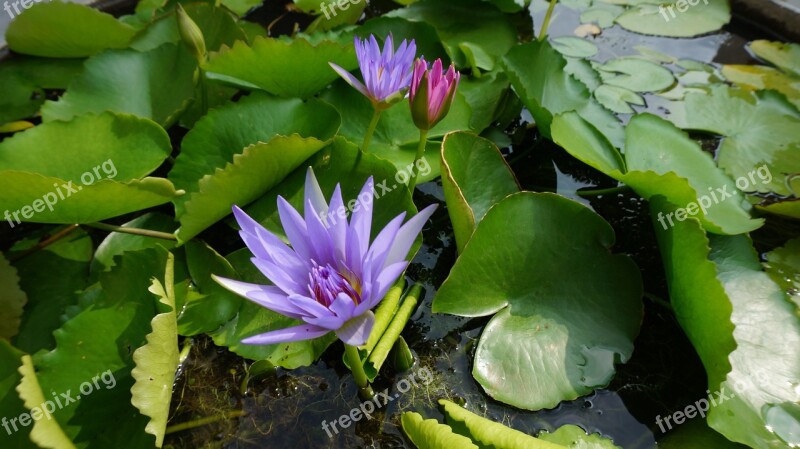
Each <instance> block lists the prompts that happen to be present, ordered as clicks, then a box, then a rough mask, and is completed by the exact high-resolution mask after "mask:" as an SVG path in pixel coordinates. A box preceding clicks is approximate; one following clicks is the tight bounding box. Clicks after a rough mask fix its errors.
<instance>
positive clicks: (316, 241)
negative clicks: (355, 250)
mask: <svg viewBox="0 0 800 449" xmlns="http://www.w3.org/2000/svg"><path fill="white" fill-rule="evenodd" d="M306 211H307V212H306V226H307V228H308V236H309V240H310V243H311V248H312V250H313V251H314V254H315V256H314V260H315V261H316V262H317V263H318V264H320V265H328V264H336V262H337V260H336V258H335V257H334V254H333V241H332V240H331V235H330V234H329V233H328V229H327V228H325V225H323V224H322V220H321V219H320V218H319V215H317V214H316V213H315V211H314V206H313V204H312V203H311V199H309V200H308V202H307V203H306Z"/></svg>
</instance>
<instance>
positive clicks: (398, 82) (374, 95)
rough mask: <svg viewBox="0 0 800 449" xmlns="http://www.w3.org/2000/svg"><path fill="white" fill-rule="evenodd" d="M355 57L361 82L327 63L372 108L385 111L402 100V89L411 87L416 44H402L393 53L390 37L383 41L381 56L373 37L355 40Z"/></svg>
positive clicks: (345, 71)
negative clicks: (373, 106)
mask: <svg viewBox="0 0 800 449" xmlns="http://www.w3.org/2000/svg"><path fill="white" fill-rule="evenodd" d="M355 47H356V57H357V58H358V65H359V66H360V67H361V76H362V77H363V78H364V82H363V83H362V82H361V81H359V80H358V79H357V78H356V77H355V76H353V75H352V74H351V73H350V72H348V71H347V70H345V69H343V68H341V67H339V66H338V65H336V64H334V63H332V62H331V63H330V65H331V67H333V70H335V71H336V73H338V74H339V75H340V76H341V77H342V78H344V80H345V81H347V82H348V83H349V84H350V85H351V86H353V87H355V88H356V89H357V90H358V91H359V92H361V93H362V94H364V95H365V96H366V97H367V98H369V99H370V101H372V103H373V104H374V105H376V106H378V105H381V106H382V107H388V106H390V105H391V104H393V103H395V102H397V101H400V100H402V99H403V96H404V95H405V92H402V91H403V90H404V89H406V88H408V85H409V84H410V83H411V66H412V65H413V64H414V58H415V57H416V55H417V44H416V42H414V40H413V39H412V40H411V42H406V41H405V40H403V41H402V42H401V43H400V47H398V48H397V51H396V52H395V50H394V42H393V40H392V35H391V34H390V35H389V36H388V37H386V42H385V43H384V45H383V53H381V48H380V47H379V46H378V41H377V40H376V39H375V36H373V35H370V37H369V39H364V40H363V41H361V40H359V39H358V37H356V38H355Z"/></svg>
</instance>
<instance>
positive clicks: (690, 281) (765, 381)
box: [651, 197, 800, 449]
mask: <svg viewBox="0 0 800 449" xmlns="http://www.w3.org/2000/svg"><path fill="white" fill-rule="evenodd" d="M651 204H652V206H653V210H652V211H651V214H652V215H653V217H654V219H655V216H656V214H657V213H668V212H670V211H672V210H673V209H674V206H672V205H670V204H669V203H667V202H666V201H664V200H663V198H662V197H656V198H654V199H653V201H652V202H651ZM658 228H659V226H656V229H657V237H658V241H659V247H660V248H661V254H662V260H663V262H664V267H665V270H666V272H667V280H668V282H669V289H670V299H671V303H672V307H673V309H674V310H675V316H676V317H677V319H678V322H679V323H680V324H681V327H683V329H684V331H686V334H687V335H688V337H689V340H690V341H691V342H692V344H693V345H694V347H695V349H696V350H697V353H698V354H699V355H700V359H701V360H702V361H703V365H704V366H705V368H706V373H707V374H708V388H709V390H710V391H712V392H714V393H712V394H713V395H714V398H715V399H716V404H715V405H714V404H712V407H711V410H710V411H709V412H708V423H709V425H710V426H711V427H712V428H713V429H715V430H716V431H718V432H720V433H722V434H723V435H725V436H726V437H727V438H728V439H730V440H732V441H736V442H741V443H744V444H746V445H748V446H750V447H752V448H758V449H766V448H788V447H791V445H792V444H795V443H796V438H797V434H796V429H797V428H798V426H800V418H798V416H800V414H798V412H800V407H799V406H798V400H800V392H799V391H798V388H797V386H798V385H800V354H798V352H797V351H796V348H797V347H798V345H800V320H798V317H797V315H796V313H795V310H796V306H795V304H793V303H791V302H790V301H788V300H787V297H786V293H785V292H784V291H783V290H782V289H781V288H780V286H778V285H777V284H775V282H774V281H772V279H770V277H769V275H768V274H767V273H765V272H764V271H763V269H762V267H761V265H760V263H759V260H758V255H757V254H756V252H755V251H754V250H753V247H752V245H751V242H750V240H749V239H748V237H747V236H743V235H740V236H715V235H706V234H705V233H704V232H703V230H702V228H701V227H700V226H699V224H698V222H697V221H696V220H693V219H690V220H686V221H683V222H679V223H677V224H676V225H675V226H674V227H672V228H669V229H667V230H661V229H658Z"/></svg>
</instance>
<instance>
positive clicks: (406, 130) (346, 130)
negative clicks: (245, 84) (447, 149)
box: [322, 82, 482, 182]
mask: <svg viewBox="0 0 800 449" xmlns="http://www.w3.org/2000/svg"><path fill="white" fill-rule="evenodd" d="M322 99H323V100H325V101H327V102H328V103H330V104H332V105H333V106H334V107H335V108H336V109H337V110H338V111H339V114H341V116H342V129H341V130H340V134H341V135H342V136H344V137H346V138H347V139H348V140H350V141H351V142H357V143H358V144H361V142H362V141H363V139H364V134H365V133H366V130H367V128H368V127H369V123H370V121H371V119H372V115H373V113H374V110H373V108H372V104H371V103H370V102H369V100H368V99H367V98H366V97H364V96H363V95H361V94H360V93H359V92H358V91H356V90H355V89H353V88H352V87H350V86H349V85H348V84H346V83H344V82H339V83H336V84H334V85H333V87H332V88H331V89H328V90H326V91H325V92H323V93H322ZM471 121H472V109H471V107H470V105H469V104H468V102H467V101H466V99H465V97H464V95H463V94H461V93H460V92H457V93H456V97H455V99H454V100H453V104H452V105H451V107H450V112H449V113H448V114H447V117H445V119H444V120H442V121H441V122H439V124H437V125H436V126H434V127H433V128H432V129H431V130H430V132H429V133H428V139H429V143H428V146H427V147H426V148H425V154H424V159H425V164H426V165H428V166H429V167H430V168H431V170H430V171H428V172H427V173H425V172H420V173H419V176H418V178H417V182H425V181H430V180H431V179H435V178H436V177H437V176H439V148H440V146H441V144H440V143H439V142H437V141H436V140H437V139H439V138H440V137H442V136H444V135H445V134H447V133H448V132H450V131H462V130H472V131H475V132H480V131H482V130H481V129H471ZM418 143H419V130H418V129H417V128H416V127H415V126H414V121H413V120H412V119H411V110H410V108H409V106H408V100H407V99H404V100H402V101H401V102H399V103H398V104H396V105H394V106H392V107H391V108H389V109H387V110H385V111H384V112H383V113H382V114H381V118H380V121H379V122H378V127H377V128H376V129H375V134H374V135H373V136H372V140H371V141H370V145H369V148H368V149H367V152H368V153H372V154H375V155H377V156H379V157H381V158H384V159H388V160H389V161H391V162H392V163H394V165H395V167H397V170H398V171H403V172H405V173H407V174H409V175H410V171H411V170H412V169H411V168H409V166H410V165H411V164H413V163H415V160H414V158H415V157H416V151H417V145H418ZM417 163H419V164H421V162H417Z"/></svg>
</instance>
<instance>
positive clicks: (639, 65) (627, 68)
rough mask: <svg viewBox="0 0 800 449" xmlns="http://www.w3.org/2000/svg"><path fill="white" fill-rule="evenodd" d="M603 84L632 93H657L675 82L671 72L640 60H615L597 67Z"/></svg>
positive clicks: (630, 58)
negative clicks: (628, 90)
mask: <svg viewBox="0 0 800 449" xmlns="http://www.w3.org/2000/svg"><path fill="white" fill-rule="evenodd" d="M598 69H599V74H600V76H601V78H602V79H603V83H605V84H608V85H611V86H617V87H624V88H626V89H630V90H632V91H634V92H658V91H661V90H664V89H666V88H668V87H669V86H671V85H672V84H673V83H674V82H675V78H674V77H673V76H672V72H670V71H669V69H666V68H664V67H662V66H661V65H660V64H656V63H654V62H650V61H648V60H646V59H640V58H632V57H628V58H616V59H612V60H610V61H608V62H606V63H605V64H603V65H601V66H599V67H598Z"/></svg>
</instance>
